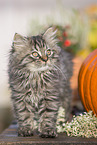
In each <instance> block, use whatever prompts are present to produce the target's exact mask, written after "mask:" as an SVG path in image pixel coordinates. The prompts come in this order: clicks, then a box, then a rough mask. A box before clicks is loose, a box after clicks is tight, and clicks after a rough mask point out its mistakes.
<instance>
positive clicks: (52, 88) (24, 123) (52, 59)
mask: <svg viewBox="0 0 97 145" xmlns="http://www.w3.org/2000/svg"><path fill="white" fill-rule="evenodd" d="M72 70H73V69H72V61H71V57H70V55H69V54H68V53H67V52H65V51H64V50H62V49H61V48H59V47H58V45H57V39H56V31H54V30H53V28H52V27H51V28H49V29H48V30H47V31H46V32H45V33H44V34H41V35H38V36H32V37H23V36H21V35H19V34H17V33H16V34H15V36H14V40H13V44H12V50H11V52H10V57H9V84H10V88H11V92H12V95H11V98H12V102H13V107H14V112H15V115H16V119H17V121H18V135H19V136H31V135H33V129H34V117H36V116H37V120H38V122H39V126H38V131H39V135H40V136H41V137H56V136H57V132H56V119H57V114H58V109H59V107H60V106H61V105H62V106H63V107H65V111H66V119H67V120H68V117H69V114H70V100H71V89H70V77H71V75H72Z"/></svg>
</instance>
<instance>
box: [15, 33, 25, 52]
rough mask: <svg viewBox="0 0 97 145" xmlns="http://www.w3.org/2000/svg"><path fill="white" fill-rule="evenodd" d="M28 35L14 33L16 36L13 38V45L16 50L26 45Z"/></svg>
mask: <svg viewBox="0 0 97 145" xmlns="http://www.w3.org/2000/svg"><path fill="white" fill-rule="evenodd" d="M26 40H27V39H26V37H24V36H22V35H20V34H18V33H15V35H14V38H13V44H12V47H13V48H14V49H15V50H19V49H21V48H22V47H24V45H25V43H26Z"/></svg>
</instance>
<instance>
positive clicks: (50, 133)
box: [39, 129, 58, 138]
mask: <svg viewBox="0 0 97 145" xmlns="http://www.w3.org/2000/svg"><path fill="white" fill-rule="evenodd" d="M39 136H40V137H42V138H54V137H57V136H58V134H57V132H56V131H55V130H54V129H48V130H46V131H43V132H40V134H39Z"/></svg>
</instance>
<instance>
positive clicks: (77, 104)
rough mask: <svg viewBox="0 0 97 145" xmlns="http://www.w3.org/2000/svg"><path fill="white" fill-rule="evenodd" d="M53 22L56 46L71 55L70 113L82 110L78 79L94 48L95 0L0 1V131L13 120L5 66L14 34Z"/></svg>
mask: <svg viewBox="0 0 97 145" xmlns="http://www.w3.org/2000/svg"><path fill="white" fill-rule="evenodd" d="M52 25H53V26H54V27H55V28H57V29H58V32H57V37H58V39H59V40H60V43H59V45H60V46H61V47H63V49H65V50H66V51H69V52H70V53H71V54H72V55H73V58H74V59H73V61H74V64H75V65H74V73H73V77H72V79H71V87H72V89H73V98H72V108H73V109H72V114H77V111H79V112H80V111H82V110H83V106H82V104H81V101H80V98H79V95H78V83H77V80H78V79H77V78H78V72H79V69H80V66H81V64H82V62H83V60H84V59H85V57H86V56H87V55H88V54H89V53H90V52H91V51H93V50H94V49H95V48H97V0H85V1H82V0H68V1H66V0H0V133H1V132H2V131H3V130H4V129H5V128H7V127H8V126H9V124H10V123H11V121H12V119H13V115H12V107H11V100H10V89H9V85H8V74H7V69H8V56H9V51H10V49H11V44H12V40H13V37H14V34H15V32H17V33H20V34H21V35H24V36H30V35H36V34H38V33H40V32H43V31H44V30H45V29H47V27H49V26H52Z"/></svg>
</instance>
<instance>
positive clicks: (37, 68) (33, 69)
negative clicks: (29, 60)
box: [27, 64, 50, 72]
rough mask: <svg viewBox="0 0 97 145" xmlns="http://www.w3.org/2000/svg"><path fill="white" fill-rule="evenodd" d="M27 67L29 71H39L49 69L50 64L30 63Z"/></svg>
mask: <svg viewBox="0 0 97 145" xmlns="http://www.w3.org/2000/svg"><path fill="white" fill-rule="evenodd" d="M27 67H28V69H29V70H30V71H31V72H36V71H38V72H41V71H46V70H49V69H50V66H48V65H45V66H41V67H35V66H34V67H33V66H32V65H31V64H29V65H27Z"/></svg>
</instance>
